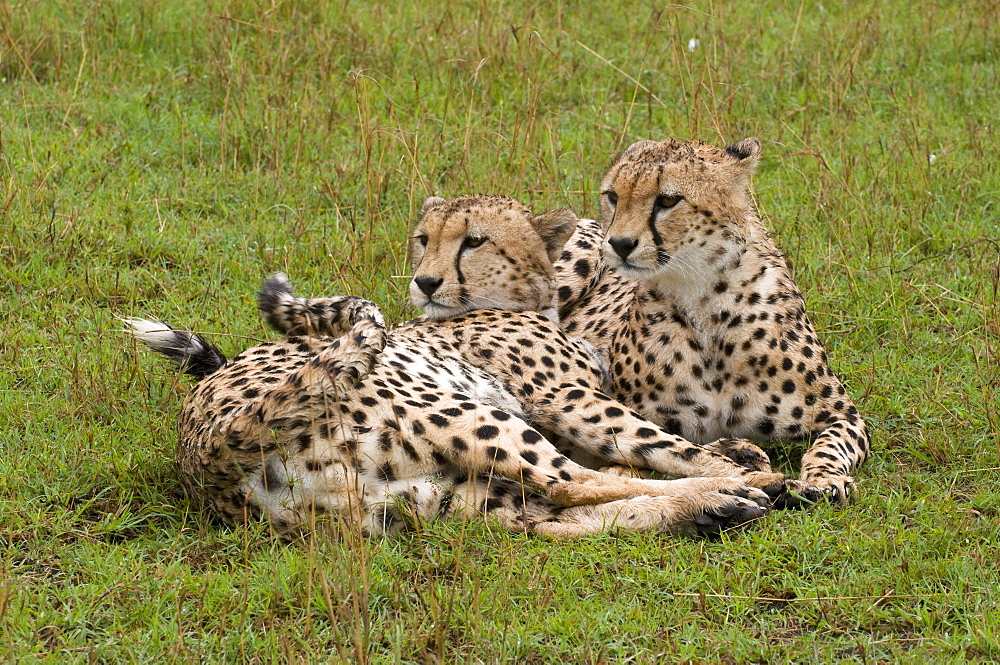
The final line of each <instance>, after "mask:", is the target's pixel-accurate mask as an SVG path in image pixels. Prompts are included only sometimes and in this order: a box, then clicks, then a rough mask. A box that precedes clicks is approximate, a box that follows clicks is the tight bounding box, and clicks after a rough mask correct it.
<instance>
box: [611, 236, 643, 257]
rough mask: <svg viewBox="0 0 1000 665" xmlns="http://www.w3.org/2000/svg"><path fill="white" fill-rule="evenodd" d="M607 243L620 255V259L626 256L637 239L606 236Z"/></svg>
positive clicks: (637, 242) (636, 243)
mask: <svg viewBox="0 0 1000 665" xmlns="http://www.w3.org/2000/svg"><path fill="white" fill-rule="evenodd" d="M608 244H609V245H611V247H612V248H614V250H615V254H617V255H618V256H620V257H622V261H624V260H625V259H627V258H628V255H629V254H631V253H632V250H633V249H635V246H636V245H638V244H639V241H638V240H636V239H635V238H608Z"/></svg>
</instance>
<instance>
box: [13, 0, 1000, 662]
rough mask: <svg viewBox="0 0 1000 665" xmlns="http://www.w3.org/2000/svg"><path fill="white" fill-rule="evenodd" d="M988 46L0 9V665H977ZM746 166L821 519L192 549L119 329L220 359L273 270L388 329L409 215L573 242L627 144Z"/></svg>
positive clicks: (228, 9)
mask: <svg viewBox="0 0 1000 665" xmlns="http://www.w3.org/2000/svg"><path fill="white" fill-rule="evenodd" d="M997 25H1000V4H998V2H997V1H996V0H967V1H965V2H938V3H934V2H926V1H922V0H915V1H906V0H886V1H885V2H835V1H824V2H823V3H816V2H804V1H803V2H800V3H795V2H790V3H778V2H760V3H751V2H745V3H724V2H715V3H713V2H694V3H692V4H690V5H686V6H681V5H667V4H657V3H649V2H643V3H632V4H630V5H629V6H625V5H623V4H619V3H614V2H579V3H577V2H560V1H558V0H554V1H551V2H543V1H538V2H519V1H502V0H501V1H499V2H473V1H471V0H469V1H466V2H453V3H443V2H411V3H384V4H381V3H362V2H350V1H349V0H343V1H342V2H338V3H319V2H310V1H308V0H298V1H287V2H280V1H278V0H274V1H273V2H271V1H264V0H261V1H259V2H252V1H247V2H227V1H223V0H199V1H195V0H177V1H174V2H170V1H166V0H162V1H157V0H137V1H131V0H119V1H95V2H76V3H70V2H54V1H48V0H21V1H16V2H12V1H10V0H0V302H2V306H0V660H18V661H19V662H32V661H50V662H60V663H61V662H72V661H76V662H80V661H89V662H108V661H125V662H152V661H154V660H159V661H165V662H172V661H177V662H187V661H204V662H238V661H248V662H274V661H279V662H280V661H286V660H295V661H300V660H301V661H324V662H325V661H348V660H356V661H359V662H361V661H372V662H394V661H406V662H453V661H454V662H470V663H476V662H504V661H506V662H515V661H517V662H531V663H550V662H553V663H575V662H593V663H599V662H603V663H615V662H637V663H655V662H664V661H667V662H670V661H693V662H727V663H743V662H784V661H798V662H805V661H808V662H854V661H857V662H879V661H881V662H890V661H891V662H914V663H923V662H960V661H989V660H997V659H1000V602H998V595H1000V566H998V561H1000V293H998V291H1000V206H998V199H1000V169H998V166H997V164H998V160H997V150H998V147H1000V141H998V138H1000V137H998V122H1000V112H998V102H997V100H998V98H1000V86H998V76H1000V67H998V63H1000V31H998V30H997V27H996V26H997ZM750 135H752V136H757V137H758V138H760V139H761V140H762V142H763V144H764V159H763V161H762V164H761V167H760V169H759V170H758V173H757V176H756V177H755V181H754V188H755V195H756V198H757V201H758V204H759V207H760V210H761V213H762V215H763V216H764V217H765V219H767V220H768V222H769V224H770V226H771V227H772V229H773V230H774V231H775V233H776V235H777V237H778V239H779V241H780V243H781V244H782V246H783V248H784V250H785V252H786V254H787V255H788V256H789V258H790V259H791V260H792V262H793V265H794V267H795V275H796V278H797V280H798V283H799V285H800V287H801V288H802V290H803V292H804V293H805V295H806V300H807V303H808V306H809V308H810V311H811V314H812V318H813V321H814V322H815V323H816V324H817V326H818V327H819V329H820V330H821V334H822V336H823V338H824V340H825V342H826V345H827V348H828V350H829V351H830V355H831V358H832V362H833V365H834V367H835V368H836V370H837V372H838V373H839V375H840V376H841V378H842V379H843V380H844V381H845V383H846V384H847V386H848V388H849V390H850V392H851V394H852V395H853V396H854V398H855V401H856V402H857V403H858V406H859V408H860V409H861V410H862V413H863V414H864V415H865V416H866V417H867V419H868V421H869V423H870V424H871V426H872V429H873V439H874V445H875V454H874V456H873V458H872V459H871V461H869V462H868V463H867V465H866V466H864V467H863V468H862V469H861V470H860V472H859V473H858V474H857V480H858V492H857V500H856V501H855V503H854V504H853V505H851V506H850V507H848V508H845V509H840V508H835V507H831V506H828V505H820V506H816V507H815V508H813V509H811V510H808V511H792V512H781V513H774V514H771V515H769V516H768V517H767V518H766V519H765V520H763V521H761V522H759V523H756V524H754V525H752V526H750V527H749V528H746V529H743V530H739V531H735V532H732V533H729V534H725V535H724V536H723V537H722V538H721V540H718V541H710V542H699V541H690V540H677V539H670V538H663V537H653V536H646V535H640V536H629V537H602V538H589V539H584V540H580V541H576V542H565V543H552V542H546V541H543V540H540V539H536V538H530V537H523V536H516V535H511V534H508V533H506V532H504V531H502V530H501V529H500V528H498V527H496V526H495V525H491V524H489V523H475V524H460V523H447V524H431V525H427V526H426V527H425V528H423V529H422V530H420V531H418V532H415V533H410V534H408V535H405V536H402V537H398V538H395V539H391V540H385V541H370V542H365V541H361V540H360V539H359V538H358V537H357V536H356V535H354V534H350V533H348V534H344V535H343V537H342V538H340V539H332V538H327V537H316V538H313V539H309V540H308V541H305V542H300V543H296V544H292V545H285V544H280V543H277V542H274V541H273V540H271V539H270V538H269V535H268V532H267V530H266V528H264V527H263V526H261V525H253V526H250V527H247V528H239V529H226V528H220V527H218V526H216V525H215V524H214V523H212V522H211V521H210V520H209V519H207V518H206V517H205V516H204V515H202V514H198V513H194V512H192V511H191V507H190V506H189V504H188V503H187V501H186V500H185V497H184V494H183V492H182V491H181V488H180V484H179V480H178V477H177V472H176V469H175V466H174V463H173V454H174V446H175V445H176V434H175V418H176V415H177V412H178V409H179V405H180V401H181V399H182V396H183V395H184V393H185V392H186V390H187V389H188V385H189V384H188V383H187V382H186V381H184V380H182V379H180V378H178V377H176V376H175V375H174V374H173V373H172V372H171V371H170V370H169V369H168V368H167V367H166V365H165V364H164V363H161V362H159V361H158V360H157V359H154V358H152V357H150V356H149V355H148V354H145V353H143V352H141V351H140V350H138V349H137V348H135V346H134V345H133V344H131V343H129V342H128V341H127V340H126V339H125V337H124V335H123V334H121V332H120V324H119V323H118V322H117V320H116V318H115V317H116V316H122V315H140V316H150V315H152V316H158V317H162V318H163V319H164V320H167V321H170V322H174V323H175V324H177V325H181V326H192V327H194V328H196V329H198V330H200V331H204V332H206V333H211V334H217V335H218V336H216V337H213V339H214V340H216V341H217V343H218V344H219V345H220V346H221V347H222V348H223V349H224V350H225V351H227V352H229V353H232V352H235V351H237V350H239V349H241V348H243V347H244V346H247V345H249V344H251V343H253V342H254V340H262V339H266V338H268V333H267V332H266V331H265V329H264V327H263V326H262V324H261V322H260V320H259V319H258V316H257V313H256V310H255V307H254V304H253V294H254V291H255V289H256V287H257V286H258V285H259V283H260V281H261V279H262V278H263V277H264V276H265V275H266V274H267V273H269V272H271V271H274V270H277V269H282V270H286V271H287V272H288V273H289V274H290V275H291V276H292V278H293V279H294V281H295V282H296V284H297V285H298V286H299V287H300V289H301V290H302V292H305V293H310V294H337V293H354V294H360V295H364V296H366V297H369V298H372V299H374V300H376V301H377V302H379V303H380V304H381V305H383V307H384V308H385V311H386V312H387V314H388V315H389V316H390V317H391V318H392V319H394V320H401V319H402V318H404V317H406V316H409V315H410V314H412V312H411V311H409V310H408V309H407V306H406V304H405V291H406V289H405V287H406V283H407V282H406V279H405V278H401V277H399V276H401V275H406V273H407V270H408V269H407V267H406V264H405V261H404V241H403V240H404V235H405V229H406V228H407V225H408V224H409V223H410V222H411V221H412V220H413V219H414V218H415V216H416V212H417V210H418V209H419V205H420V202H421V201H422V200H423V198H424V197H425V196H426V195H428V194H431V193H439V194H441V195H444V196H454V195H458V194H461V193H471V192H495V193H505V194H509V195H512V196H514V197H516V198H519V199H520V200H522V201H524V202H526V203H528V204H529V205H530V206H532V207H533V208H534V209H536V210H538V211H541V210H543V209H546V208H548V207H557V206H570V207H572V208H574V209H575V210H576V211H577V212H578V213H579V214H581V215H593V214H595V212H596V203H597V192H596V187H597V184H598V182H599V178H600V177H601V174H602V170H603V169H604V168H605V166H606V165H607V164H608V161H609V160H610V158H611V157H612V155H613V154H614V153H615V152H616V150H618V149H619V148H621V147H623V146H624V145H627V144H628V143H629V142H631V141H633V140H637V139H640V138H664V137H667V136H675V137H683V138H698V139H703V140H707V141H710V142H715V143H722V142H731V141H734V140H737V139H740V138H742V137H744V136H750ZM793 458H794V453H793ZM784 461H785V463H787V462H788V459H785V460H784Z"/></svg>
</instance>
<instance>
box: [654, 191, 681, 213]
mask: <svg viewBox="0 0 1000 665" xmlns="http://www.w3.org/2000/svg"><path fill="white" fill-rule="evenodd" d="M683 198H684V197H683V196H681V195H680V194H673V195H668V194H660V195H659V196H657V197H656V203H655V205H654V207H655V208H656V209H657V210H668V209H670V208H673V207H674V206H675V205H677V204H678V203H680V202H681V200H682V199H683Z"/></svg>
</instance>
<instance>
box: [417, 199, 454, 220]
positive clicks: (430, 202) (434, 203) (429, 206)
mask: <svg viewBox="0 0 1000 665" xmlns="http://www.w3.org/2000/svg"><path fill="white" fill-rule="evenodd" d="M447 202H448V201H446V200H445V199H442V198H441V197H440V196H428V197H427V198H426V199H425V200H424V204H423V205H422V206H420V216H421V217H423V216H424V215H426V214H427V211H428V210H433V209H434V208H437V207H438V206H441V205H444V204H445V203H447Z"/></svg>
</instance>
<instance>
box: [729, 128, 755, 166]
mask: <svg viewBox="0 0 1000 665" xmlns="http://www.w3.org/2000/svg"><path fill="white" fill-rule="evenodd" d="M726 155H728V156H729V157H730V158H731V159H732V160H733V161H734V162H735V163H736V164H737V169H738V171H739V173H741V174H743V175H750V174H751V173H753V170H754V169H755V168H756V167H757V162H759V161H760V141H758V140H757V139H755V138H754V137H752V136H751V137H750V138H746V139H743V140H742V141H737V142H736V143H734V144H732V145H727V146H726Z"/></svg>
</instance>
